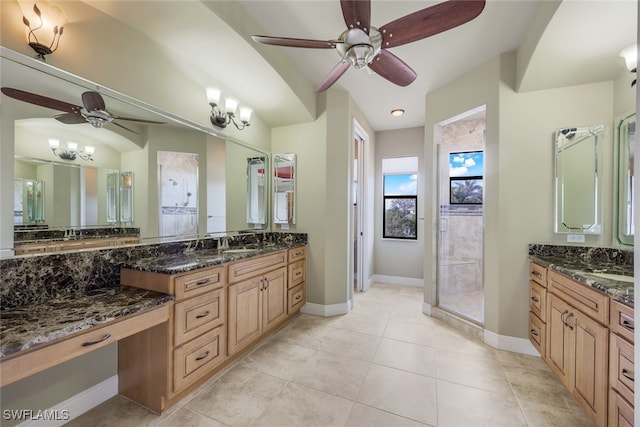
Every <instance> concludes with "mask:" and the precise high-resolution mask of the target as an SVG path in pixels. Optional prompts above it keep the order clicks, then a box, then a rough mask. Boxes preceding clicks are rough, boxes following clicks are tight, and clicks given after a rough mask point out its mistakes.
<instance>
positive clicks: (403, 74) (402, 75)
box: [369, 49, 417, 86]
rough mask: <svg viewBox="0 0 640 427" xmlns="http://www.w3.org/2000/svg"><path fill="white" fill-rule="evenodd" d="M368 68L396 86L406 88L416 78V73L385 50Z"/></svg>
mask: <svg viewBox="0 0 640 427" xmlns="http://www.w3.org/2000/svg"><path fill="white" fill-rule="evenodd" d="M369 68H371V69H372V70H373V71H375V72H376V73H378V74H379V75H380V76H382V77H384V78H385V79H387V80H389V81H390V82H392V83H395V84H397V85H398V86H408V85H410V84H411V83H412V82H413V81H414V80H415V79H416V77H417V74H416V72H415V71H413V69H412V68H411V67H409V66H408V65H407V64H406V63H405V62H404V61H403V60H402V59H400V58H398V57H397V56H395V55H394V54H393V53H391V52H388V51H386V50H385V49H382V50H381V51H380V54H379V55H378V56H376V57H375V58H374V59H373V61H371V63H370V64H369Z"/></svg>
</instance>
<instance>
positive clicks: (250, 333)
mask: <svg viewBox="0 0 640 427" xmlns="http://www.w3.org/2000/svg"><path fill="white" fill-rule="evenodd" d="M262 286H263V282H262V276H260V277H256V278H253V279H249V280H245V281H244V282H240V283H236V284H235V285H231V286H229V298H228V299H229V317H228V323H229V325H228V328H229V329H228V331H229V332H228V336H227V342H228V354H229V355H231V354H234V353H236V352H238V351H240V350H242V349H243V348H245V347H246V346H248V345H249V344H251V343H252V342H253V341H254V340H255V339H257V338H258V337H259V336H260V335H261V334H262V290H261V289H262Z"/></svg>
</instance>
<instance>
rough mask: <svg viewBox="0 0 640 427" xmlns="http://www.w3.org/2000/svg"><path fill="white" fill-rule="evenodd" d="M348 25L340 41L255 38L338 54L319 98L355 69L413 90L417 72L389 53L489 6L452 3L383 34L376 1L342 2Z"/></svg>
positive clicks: (469, 0)
mask: <svg viewBox="0 0 640 427" xmlns="http://www.w3.org/2000/svg"><path fill="white" fill-rule="evenodd" d="M340 6H341V7H342V15H343V17H344V21H345V23H346V24H347V30H345V31H344V32H343V33H342V34H340V36H339V37H338V38H337V39H336V40H309V39H297V38H288V37H270V36H259V35H254V36H253V40H254V41H256V42H259V43H263V44H270V45H276V46H288V47H303V48H311V49H334V48H335V49H336V50H337V51H338V53H339V54H340V56H341V57H342V59H341V60H340V62H338V64H337V65H336V66H335V67H334V68H333V69H332V70H331V71H330V72H329V74H328V75H327V76H326V77H325V78H324V80H323V81H322V83H320V86H318V88H317V89H316V93H318V92H323V91H325V90H327V89H329V88H330V87H331V86H332V85H333V84H334V83H335V82H336V81H337V80H338V79H339V78H340V77H341V76H342V75H343V74H344V73H345V72H346V71H347V69H348V68H349V67H350V66H352V65H353V67H354V68H356V69H360V68H365V67H368V68H370V69H371V70H373V71H375V72H376V73H377V74H379V75H380V76H382V77H384V78H385V79H387V80H389V81H391V82H392V83H395V84H397V85H399V86H408V85H409V84H411V83H412V82H413V81H414V80H415V79H416V77H417V75H416V72H415V71H413V69H411V67H409V66H408V65H407V64H406V63H405V62H404V61H402V60H401V59H400V58H398V57H397V56H395V55H394V54H392V53H391V52H389V51H388V50H387V49H389V48H392V47H396V46H400V45H403V44H407V43H411V42H414V41H416V40H421V39H424V38H426V37H430V36H433V35H435V34H438V33H442V32H444V31H447V30H450V29H452V28H455V27H457V26H459V25H462V24H464V23H467V22H469V21H471V20H472V19H474V18H475V17H477V16H478V15H480V13H481V12H482V10H483V9H484V6H485V0H450V1H446V2H444V3H439V4H436V5H434V6H430V7H427V8H425V9H422V10H419V11H417V12H413V13H411V14H409V15H406V16H403V17H402V18H398V19H396V20H395V21H392V22H390V23H388V24H386V25H383V26H382V27H380V28H376V27H373V26H371V25H370V22H369V21H370V19H371V2H370V0H340Z"/></svg>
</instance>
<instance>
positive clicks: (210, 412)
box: [186, 366, 287, 426]
mask: <svg viewBox="0 0 640 427" xmlns="http://www.w3.org/2000/svg"><path fill="white" fill-rule="evenodd" d="M286 383H287V382H286V381H285V380H283V379H281V378H276V377H273V376H271V375H267V374H264V373H262V372H259V371H256V370H254V369H249V368H246V367H243V366H237V367H235V368H234V369H232V370H231V371H229V372H228V373H227V374H226V375H225V376H223V377H222V378H220V380H218V381H217V382H215V383H213V384H212V385H211V386H209V387H208V388H207V389H204V390H202V391H201V392H200V393H199V394H198V395H197V396H196V397H194V398H193V400H191V402H189V403H188V404H187V405H186V408H188V409H190V410H192V411H195V412H198V413H200V414H203V415H206V416H208V417H210V418H213V419H214V420H216V421H218V422H221V423H223V424H226V425H229V426H240V425H249V424H250V423H251V422H252V421H254V420H256V419H258V418H259V417H260V415H261V414H262V413H263V412H264V410H265V409H266V408H267V406H268V405H269V403H270V402H271V401H272V400H273V399H275V397H276V396H277V395H278V394H279V393H280V391H282V389H283V388H284V386H285V385H286Z"/></svg>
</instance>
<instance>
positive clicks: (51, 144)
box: [49, 139, 60, 148]
mask: <svg viewBox="0 0 640 427" xmlns="http://www.w3.org/2000/svg"><path fill="white" fill-rule="evenodd" d="M58 147H60V141H59V140H57V139H50V140H49V148H58Z"/></svg>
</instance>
